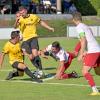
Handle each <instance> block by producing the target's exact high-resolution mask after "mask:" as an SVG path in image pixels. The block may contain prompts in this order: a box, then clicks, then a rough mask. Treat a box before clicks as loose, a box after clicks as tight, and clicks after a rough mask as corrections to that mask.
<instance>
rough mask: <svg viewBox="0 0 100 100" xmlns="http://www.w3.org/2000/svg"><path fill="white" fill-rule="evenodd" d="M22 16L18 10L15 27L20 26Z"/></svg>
mask: <svg viewBox="0 0 100 100" xmlns="http://www.w3.org/2000/svg"><path fill="white" fill-rule="evenodd" d="M20 16H21V14H20V12H17V13H16V16H15V23H14V28H18V27H19V24H20V23H19V19H20Z"/></svg>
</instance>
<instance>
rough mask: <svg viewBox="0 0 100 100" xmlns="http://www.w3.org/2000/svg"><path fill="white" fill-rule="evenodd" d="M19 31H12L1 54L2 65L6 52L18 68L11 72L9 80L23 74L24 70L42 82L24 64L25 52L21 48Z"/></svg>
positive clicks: (11, 62)
mask: <svg viewBox="0 0 100 100" xmlns="http://www.w3.org/2000/svg"><path fill="white" fill-rule="evenodd" d="M19 33H20V32H19V31H12V33H11V39H10V40H9V41H8V42H7V43H6V44H5V46H4V48H3V51H2V53H1V55H0V66H2V63H3V59H4V56H5V55H6V54H8V55H9V62H10V64H11V65H12V67H13V68H15V69H17V70H16V71H12V72H10V73H9V75H8V77H7V78H6V79H7V80H10V79H12V78H13V77H16V76H23V75H24V72H25V73H26V74H27V75H28V76H29V77H31V78H32V79H33V80H34V81H36V82H42V81H41V80H39V79H38V78H36V77H35V76H34V75H33V73H32V72H31V71H30V70H29V68H28V67H27V66H26V65H25V64H24V60H23V53H22V50H21V48H20V43H19V41H20V35H19Z"/></svg>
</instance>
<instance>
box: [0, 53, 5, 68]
mask: <svg viewBox="0 0 100 100" xmlns="http://www.w3.org/2000/svg"><path fill="white" fill-rule="evenodd" d="M4 56H5V54H4V53H0V68H1V67H2V64H3V61H4Z"/></svg>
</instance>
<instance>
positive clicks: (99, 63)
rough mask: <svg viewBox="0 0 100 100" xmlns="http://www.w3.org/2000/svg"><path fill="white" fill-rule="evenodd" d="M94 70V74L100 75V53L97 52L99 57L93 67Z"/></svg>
mask: <svg viewBox="0 0 100 100" xmlns="http://www.w3.org/2000/svg"><path fill="white" fill-rule="evenodd" d="M94 71H95V73H96V75H100V53H99V58H98V60H97V64H96V66H95V67H94Z"/></svg>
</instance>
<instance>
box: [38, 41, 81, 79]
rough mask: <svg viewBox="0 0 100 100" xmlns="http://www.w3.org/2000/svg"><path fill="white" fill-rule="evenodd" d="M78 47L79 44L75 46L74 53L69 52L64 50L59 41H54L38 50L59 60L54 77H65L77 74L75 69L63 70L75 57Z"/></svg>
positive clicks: (75, 76) (72, 76) (76, 75)
mask: <svg viewBox="0 0 100 100" xmlns="http://www.w3.org/2000/svg"><path fill="white" fill-rule="evenodd" d="M78 49H80V45H77V46H76V47H75V50H76V51H74V53H70V52H67V51H65V50H64V49H63V48H62V47H61V46H60V43H59V42H57V41H55V42H53V43H52V44H50V45H48V46H47V47H46V48H45V49H44V50H43V51H40V52H41V54H44V55H46V56H51V57H53V58H54V59H55V60H59V67H58V68H57V72H56V75H55V78H56V79H67V78H78V77H79V76H78V74H77V73H76V72H75V71H72V72H71V73H69V74H67V73H65V71H66V70H67V69H68V68H69V66H70V64H71V62H72V60H73V59H74V58H75V57H77V55H78V53H77V51H78Z"/></svg>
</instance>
